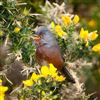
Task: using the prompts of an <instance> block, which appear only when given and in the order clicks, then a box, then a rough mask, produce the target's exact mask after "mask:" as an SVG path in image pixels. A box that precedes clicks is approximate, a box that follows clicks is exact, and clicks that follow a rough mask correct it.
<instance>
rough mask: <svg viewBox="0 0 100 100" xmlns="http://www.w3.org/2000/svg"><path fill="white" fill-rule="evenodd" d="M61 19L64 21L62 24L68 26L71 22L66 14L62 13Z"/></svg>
mask: <svg viewBox="0 0 100 100" xmlns="http://www.w3.org/2000/svg"><path fill="white" fill-rule="evenodd" d="M62 21H63V22H64V24H65V25H66V26H68V25H69V24H70V23H71V18H70V17H69V16H67V15H63V16H62Z"/></svg>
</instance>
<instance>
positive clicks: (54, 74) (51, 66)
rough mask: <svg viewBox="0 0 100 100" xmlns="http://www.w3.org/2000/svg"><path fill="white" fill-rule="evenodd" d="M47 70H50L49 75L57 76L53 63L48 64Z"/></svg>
mask: <svg viewBox="0 0 100 100" xmlns="http://www.w3.org/2000/svg"><path fill="white" fill-rule="evenodd" d="M49 66H50V67H49V71H50V75H51V77H56V76H57V74H58V73H57V68H55V67H54V65H53V64H49Z"/></svg>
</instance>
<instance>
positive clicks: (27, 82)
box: [23, 79, 33, 87]
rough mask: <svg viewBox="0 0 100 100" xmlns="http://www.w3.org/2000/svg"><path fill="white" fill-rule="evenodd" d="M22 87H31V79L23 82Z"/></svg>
mask: <svg viewBox="0 0 100 100" xmlns="http://www.w3.org/2000/svg"><path fill="white" fill-rule="evenodd" d="M23 84H24V87H28V86H32V85H33V81H32V80H31V79H29V80H25V81H23Z"/></svg>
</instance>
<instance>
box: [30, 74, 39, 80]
mask: <svg viewBox="0 0 100 100" xmlns="http://www.w3.org/2000/svg"><path fill="white" fill-rule="evenodd" d="M39 78H40V75H37V74H36V73H33V74H32V76H31V79H32V80H33V81H34V82H36V81H37V80H38V79H39Z"/></svg>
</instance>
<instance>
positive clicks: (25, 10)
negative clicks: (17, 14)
mask: <svg viewBox="0 0 100 100" xmlns="http://www.w3.org/2000/svg"><path fill="white" fill-rule="evenodd" d="M29 12H30V10H27V9H26V8H24V11H23V14H24V15H25V16H28V15H29Z"/></svg>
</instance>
